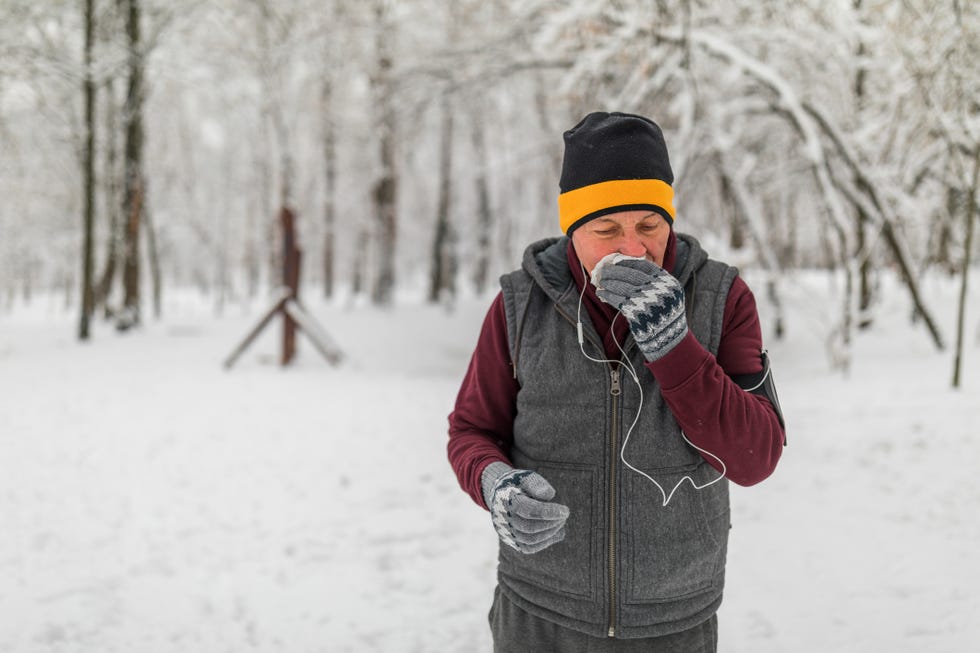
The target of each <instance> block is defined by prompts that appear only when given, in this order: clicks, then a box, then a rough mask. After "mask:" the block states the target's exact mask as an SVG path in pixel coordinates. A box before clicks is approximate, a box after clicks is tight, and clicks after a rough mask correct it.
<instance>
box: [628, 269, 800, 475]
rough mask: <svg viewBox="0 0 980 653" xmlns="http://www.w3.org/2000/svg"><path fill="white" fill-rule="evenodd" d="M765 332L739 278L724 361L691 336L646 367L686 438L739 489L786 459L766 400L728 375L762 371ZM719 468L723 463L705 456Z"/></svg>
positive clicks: (721, 351) (728, 312)
mask: <svg viewBox="0 0 980 653" xmlns="http://www.w3.org/2000/svg"><path fill="white" fill-rule="evenodd" d="M761 352H762V330H761V327H760V324H759V314H758V311H757V310H756V304H755V297H754V296H753V295H752V291H751V290H749V287H748V286H747V285H746V284H745V282H744V281H743V280H742V279H741V278H740V277H736V278H735V282H734V283H733V284H732V288H731V290H730V291H729V293H728V299H727V301H726V304H725V314H724V324H723V326H722V335H721V344H720V345H719V348H718V356H717V357H715V356H712V355H711V354H710V353H709V352H708V351H707V350H705V349H704V347H702V346H701V344H700V343H699V342H698V341H697V339H696V338H695V337H694V335H693V334H691V333H688V335H687V336H686V337H685V338H684V340H682V341H681V343H680V344H678V345H677V347H675V348H674V349H673V350H672V351H671V352H670V353H669V354H667V355H666V356H664V357H663V358H661V359H660V360H658V361H655V362H653V363H647V368H648V369H649V370H650V371H651V372H652V373H653V375H654V377H655V378H656V379H657V380H658V381H659V382H660V386H661V391H662V394H663V397H664V400H665V401H666V402H667V405H668V406H670V409H671V412H672V413H673V414H674V418H675V419H676V420H677V422H678V424H680V426H681V428H682V429H683V430H684V433H685V434H686V435H687V437H688V438H690V440H691V441H692V442H693V443H695V444H696V445H698V446H699V447H701V448H703V449H705V450H707V451H710V452H711V453H713V454H715V455H716V456H718V457H719V458H721V460H723V461H724V462H725V465H726V467H727V476H728V478H729V479H730V480H731V481H733V482H735V483H737V484H739V485H754V484H756V483H759V482H760V481H763V480H764V479H766V478H767V477H768V476H769V475H770V474H771V473H772V472H773V470H774V469H775V467H776V463H777V462H778V461H779V457H780V455H781V454H782V449H783V442H784V438H785V431H784V429H783V427H782V426H781V425H780V422H779V418H778V416H777V414H776V411H775V409H774V408H773V406H772V405H771V404H770V403H769V401H768V400H767V399H766V398H765V397H761V396H759V395H755V394H750V393H748V392H746V391H744V390H742V388H740V387H739V386H738V385H737V384H736V383H735V382H734V381H732V379H731V378H730V377H732V376H736V375H741V374H753V373H758V372H761V371H762V358H761ZM705 460H707V461H708V462H709V463H710V464H711V465H712V466H714V467H715V468H717V469H719V470H720V466H719V465H718V463H717V461H716V460H714V459H713V458H711V457H710V456H705Z"/></svg>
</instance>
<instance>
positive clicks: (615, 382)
mask: <svg viewBox="0 0 980 653" xmlns="http://www.w3.org/2000/svg"><path fill="white" fill-rule="evenodd" d="M609 375H610V379H611V381H612V385H611V387H610V389H609V394H611V395H612V420H611V424H612V429H611V432H610V434H609V447H610V451H609V453H610V459H609V500H608V504H609V532H608V539H609V631H608V635H609V637H615V636H616V507H617V506H616V448H617V445H618V444H619V442H618V440H619V419H618V415H619V396H620V395H621V394H622V388H621V387H620V384H619V366H618V365H617V366H613V365H610V366H609Z"/></svg>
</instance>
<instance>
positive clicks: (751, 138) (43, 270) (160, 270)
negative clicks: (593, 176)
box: [0, 0, 980, 367]
mask: <svg viewBox="0 0 980 653" xmlns="http://www.w3.org/2000/svg"><path fill="white" fill-rule="evenodd" d="M978 15H980V11H978V8H977V6H976V4H975V3H969V2H961V1H958V0H948V1H945V2H941V1H922V0H919V1H916V0H892V1H886V2H885V1H874V0H840V1H835V2H817V1H803V2H793V3H788V4H787V3H782V2H774V1H768V0H764V1H762V2H758V1H752V2H748V1H745V2H741V1H738V2H725V3H720V2H697V1H691V0H684V1H671V0H656V1H647V2H635V1H629V0H623V1H618V2H597V1H588V0H582V1H579V2H572V3H556V2H541V1H537V2H535V1H531V2H527V1H522V2H510V1H507V0H491V1H482V2H472V1H469V0H462V1H460V2H452V3H443V2H428V1H426V0H416V1H414V2H393V1H391V0H372V1H370V2H356V3H355V2H338V1H335V0H332V1H316V2H310V1H303V0H292V1H288V2H271V1H261V0H256V1H253V2H223V1H219V0H212V1H207V2H197V1H194V2H188V1H186V0H177V1H175V2H157V1H153V0H84V1H80V2H55V1H47V2H40V3H38V2H27V1H25V0H4V2H3V3H2V4H0V172H2V175H0V198H2V200H0V307H5V308H6V309H7V310H9V309H10V308H11V307H12V306H13V305H14V303H15V302H16V301H17V298H18V297H20V298H22V300H24V301H29V300H30V298H31V297H32V296H33V295H34V294H35V293H37V292H38V291H42V290H45V291H51V290H57V291H58V292H60V293H61V294H63V297H64V302H65V304H66V305H70V306H74V307H75V310H77V312H78V314H79V326H78V333H79V335H80V337H82V338H85V337H87V334H88V333H89V330H90V326H89V323H90V321H91V320H92V319H93V316H95V315H97V314H98V315H102V316H105V317H106V318H107V319H110V320H112V321H113V322H114V323H115V324H116V325H117V326H118V327H119V328H120V329H125V328H127V327H128V326H130V325H132V324H136V323H139V322H140V321H141V320H144V319H145V316H146V314H147V313H148V312H149V311H150V310H152V312H153V314H156V315H159V314H160V312H161V311H162V310H163V309H162V297H163V295H164V293H166V292H167V289H168V288H188V287H194V288H197V289H199V290H200V292H202V293H205V294H206V295H207V296H208V297H210V298H211V300H212V302H213V306H214V308H215V310H216V311H218V312H219V313H220V312H221V311H222V310H224V307H225V306H226V305H227V304H228V303H229V302H236V301H247V300H250V299H253V298H255V297H256V296H263V295H265V294H268V292H269V291H270V289H275V288H276V287H277V286H279V285H280V284H281V283H282V279H281V272H280V270H281V267H282V261H281V251H282V248H281V242H280V241H281V237H280V234H279V231H278V221H277V220H276V215H277V213H278V211H279V210H280V208H281V207H283V206H288V207H290V208H291V209H292V210H293V211H295V212H296V214H297V216H298V228H299V242H300V244H301V245H302V247H303V249H304V272H303V278H304V282H305V285H306V286H307V287H308V288H310V289H315V290H313V292H316V293H317V294H319V295H322V296H325V297H327V298H331V297H342V298H347V299H348V300H350V299H351V298H353V299H355V300H356V299H358V298H362V299H363V301H370V302H373V303H376V304H382V305H385V304H390V303H391V302H392V301H393V298H394V297H395V296H396V293H398V292H406V293H411V294H414V295H415V296H419V297H425V298H427V299H429V300H430V301H438V302H445V303H447V304H451V303H452V301H453V299H454V298H455V297H458V296H459V295H460V294H472V293H476V294H480V293H484V292H487V291H488V290H492V289H493V287H494V285H495V284H494V281H493V280H494V279H495V277H496V275H497V274H499V273H500V272H502V271H506V270H508V269H511V268H512V267H513V265H514V263H515V261H517V260H519V255H520V252H521V251H522V249H523V247H524V246H525V244H526V243H527V242H528V241H530V240H532V239H534V238H537V237H540V236H546V235H552V234H554V233H555V232H556V227H555V217H554V215H555V196H556V194H557V182H556V180H557V174H558V170H559V167H560V160H561V152H562V141H561V132H562V131H563V130H564V129H567V128H568V127H570V126H571V125H573V124H575V123H576V122H577V121H578V119H579V118H580V117H581V116H582V115H584V114H585V113H587V112H588V111H591V110H597V109H604V110H623V111H632V112H638V113H642V114H645V115H649V116H651V117H653V118H654V119H655V120H657V121H658V122H659V123H660V124H661V125H662V126H663V128H664V130H665V132H666V135H667V139H668V144H669V147H670V150H671V156H672V164H673V168H674V170H675V177H676V182H675V187H676V189H677V195H678V197H677V205H678V211H679V220H678V227H679V228H680V229H682V230H685V231H689V232H691V233H694V234H696V235H698V236H699V237H701V238H702V239H704V240H706V241H707V242H708V244H709V245H711V247H710V248H709V251H712V252H713V253H714V254H715V255H716V256H720V257H722V258H725V257H728V258H729V259H732V260H733V261H734V262H735V263H737V264H739V265H740V266H742V267H743V268H752V269H759V270H761V271H763V272H764V274H765V279H766V282H765V287H764V289H760V290H759V291H757V292H760V293H764V294H765V296H766V297H767V301H769V302H771V303H772V304H773V305H774V306H775V307H776V311H775V319H774V326H773V329H774V330H775V331H776V332H777V333H778V332H779V331H780V329H781V328H782V320H781V309H780V306H781V291H780V283H781V281H782V279H783V275H784V272H786V271H788V270H798V269H802V268H820V269H826V270H834V271H836V272H837V275H836V276H835V278H836V279H839V284H840V285H839V288H840V292H839V293H837V297H839V299H838V300H835V301H834V304H835V305H834V306H832V307H828V313H829V314H830V315H831V317H830V318H828V320H827V324H826V325H824V328H825V331H826V343H827V351H828V354H829V355H830V357H831V360H832V361H833V362H834V364H835V365H838V366H841V367H847V366H848V364H849V360H850V355H849V343H850V342H851V341H852V334H853V333H854V330H855V329H858V328H865V327H867V326H869V325H870V324H871V323H872V321H873V318H874V307H875V303H876V293H878V292H879V289H880V287H881V283H880V274H881V272H882V271H884V270H894V271H895V272H896V274H897V275H898V276H899V277H900V278H901V279H902V280H903V282H904V287H905V291H904V292H907V293H909V295H910V298H911V300H912V304H913V307H914V311H913V312H914V313H915V314H916V317H917V318H922V324H923V328H925V329H926V330H927V331H928V333H929V337H930V338H931V339H932V340H933V341H934V343H935V345H936V346H937V347H938V348H942V347H948V346H949V344H950V342H951V340H952V338H953V335H952V333H950V332H951V330H952V329H951V328H950V327H949V326H946V327H945V328H943V326H944V325H939V324H937V323H936V321H935V319H934V317H933V314H932V310H931V309H930V307H929V306H928V301H927V300H926V299H925V298H923V297H922V296H921V292H919V289H918V280H919V279H920V278H921V276H922V275H923V274H925V273H927V272H928V271H936V270H941V271H944V272H946V273H949V274H954V275H963V271H964V270H965V269H968V267H969V260H970V259H969V254H970V253H971V252H970V250H972V249H973V247H974V246H973V245H972V229H971V228H970V227H972V225H973V224H974V223H975V222H976V214H977V209H976V197H977V170H978V168H980V145H978V143H980V90H978V88H980V71H978V68H980V63H978V59H980V58H978V57H977V56H976V45H977V43H978V37H980V18H978ZM963 279H964V284H965V280H966V276H965V275H963ZM307 292H309V290H308V291H307ZM965 300H966V294H965V285H964V294H963V295H962V296H961V301H964V302H965ZM961 321H962V318H961ZM957 328H958V333H957V334H956V342H957V343H960V342H961V341H962V339H963V336H962V331H963V327H962V325H957ZM957 346H960V345H959V344H958V345H957Z"/></svg>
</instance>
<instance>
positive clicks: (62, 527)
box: [0, 278, 980, 653]
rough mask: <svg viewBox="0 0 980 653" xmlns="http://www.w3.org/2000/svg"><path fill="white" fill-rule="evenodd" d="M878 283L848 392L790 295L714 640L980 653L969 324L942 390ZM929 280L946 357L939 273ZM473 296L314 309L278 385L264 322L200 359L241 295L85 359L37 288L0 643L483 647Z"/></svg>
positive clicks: (0, 477)
mask: <svg viewBox="0 0 980 653" xmlns="http://www.w3.org/2000/svg"><path fill="white" fill-rule="evenodd" d="M886 281H887V280H886ZM978 281H980V280H978ZM750 283H751V278H750ZM973 288H974V290H973V296H974V302H973V303H974V307H976V306H977V304H978V303H980V298H978V295H977V291H976V289H977V283H976V282H975V283H974V285H973ZM884 290H885V293H886V295H887V298H888V299H887V302H886V303H885V305H883V306H881V307H880V309H879V311H878V319H877V322H876V326H875V329H874V330H873V331H872V332H870V333H866V334H861V335H860V336H858V340H857V342H856V345H855V348H854V353H855V362H854V368H853V370H852V372H851V373H850V375H849V376H847V377H844V376H842V375H841V374H840V373H839V372H833V371H831V370H830V369H829V365H828V362H827V357H826V354H825V350H824V344H823V342H824V338H825V333H826V329H827V324H828V322H829V321H828V319H827V318H826V317H824V312H825V311H826V310H827V309H825V308H822V307H823V306H825V305H828V304H826V302H828V301H829V300H826V297H827V295H828V291H829V283H828V282H827V281H826V280H822V279H813V278H803V279H790V280H788V282H787V283H786V289H785V292H786V293H787V295H786V298H785V301H786V304H787V312H788V319H787V326H788V330H789V331H788V337H787V339H786V340H784V341H782V342H772V341H770V342H768V343H767V344H768V345H769V348H770V352H771V355H772V358H773V360H774V364H775V373H776V379H777V382H778V386H779V390H780V395H781V399H782V403H783V406H784V410H785V413H786V416H787V421H788V424H789V447H788V448H787V449H786V451H785V455H784V457H783V461H782V463H781V465H780V467H779V469H777V471H776V473H775V475H774V476H773V477H772V478H771V479H769V480H768V481H766V482H765V483H763V484H762V485H759V486H756V487H753V488H747V489H746V488H736V487H734V486H733V488H732V501H733V523H734V529H733V531H732V536H731V548H730V553H729V566H728V569H729V571H728V589H727V591H726V597H725V603H724V605H723V607H722V610H721V613H720V633H721V646H720V650H721V651H722V652H723V653H786V652H787V651H791V652H793V653H809V652H813V653H817V652H819V653H824V652H827V651H833V652H835V653H878V652H904V651H908V652H916V653H918V652H929V653H943V652H950V653H951V652H953V651H966V650H980V649H978V648H976V647H977V646H978V645H980V598H978V597H980V590H978V588H977V581H978V580H980V551H978V550H980V519H978V518H977V515H978V513H980V479H978V478H977V474H978V472H980V426H978V425H980V401H978V399H980V348H978V344H977V339H976V336H977V322H978V317H980V316H978V311H977V310H974V311H973V313H972V314H971V316H970V319H969V321H968V325H969V327H968V329H969V331H968V333H969V338H968V347H967V352H968V357H967V362H966V366H965V387H964V388H963V389H961V390H960V391H959V392H953V391H951V390H950V389H949V379H950V373H951V354H950V353H949V352H946V353H941V354H940V353H937V352H936V351H935V350H934V349H933V347H932V345H931V343H930V342H929V340H928V338H927V336H926V334H925V331H924V330H923V329H922V328H920V327H913V326H910V324H909V321H908V319H907V315H908V304H907V301H906V300H905V296H904V294H903V291H902V289H901V288H900V287H898V286H897V285H896V284H894V283H893V282H892V283H885V288H884ZM924 291H925V294H926V296H927V297H928V301H929V302H930V306H932V307H933V310H934V311H935V312H936V315H937V318H938V320H939V321H941V323H942V327H943V330H944V334H945V336H946V339H947V341H949V342H952V340H953V335H954V331H953V327H952V325H953V316H954V298H955V287H954V285H953V284H952V283H951V282H949V281H948V280H939V279H937V280H933V281H930V282H929V283H927V284H926V286H925V288H924ZM310 296H311V297H312V292H311V294H310ZM488 301H489V300H488V298H484V299H482V300H468V301H465V302H463V303H461V304H460V305H459V306H457V308H456V310H455V311H454V312H451V313H449V312H447V311H446V310H444V309H440V308H434V307H429V306H422V305H420V304H418V303H416V302H412V301H407V300H406V301H404V302H403V303H401V304H400V305H399V306H398V307H397V308H394V309H391V310H377V309H373V308H366V307H350V306H346V305H343V304H342V303H341V304H338V305H329V306H328V305H324V304H321V303H319V302H315V301H312V300H311V301H309V302H308V303H309V304H310V308H311V309H312V310H313V312H314V313H315V314H316V316H317V317H318V318H319V320H320V321H321V322H322V323H323V324H324V325H325V326H326V328H327V329H328V330H329V331H330V332H331V333H332V335H333V336H334V337H335V339H336V340H337V341H338V342H339V343H340V344H341V346H342V347H343V349H344V350H345V352H346V353H347V356H348V358H347V361H346V362H345V363H344V364H343V365H342V366H341V367H339V368H331V367H330V366H328V365H327V364H326V362H325V361H323V360H322V359H321V358H320V357H319V355H318V354H317V353H316V352H315V350H313V348H312V347H311V346H310V345H309V344H308V343H306V342H304V341H303V340H302V339H301V340H300V358H299V360H298V363H297V364H296V365H295V367H293V368H292V369H289V370H287V371H283V370H281V369H280V368H278V367H277V366H276V365H275V363H274V359H275V355H276V347H277V342H276V336H277V335H278V326H277V327H276V328H275V329H271V330H270V331H269V332H268V333H267V334H266V336H264V337H263V338H262V339H260V340H259V341H257V342H256V343H255V344H254V345H253V346H252V348H251V349H250V350H249V351H248V352H247V353H246V354H245V356H244V357H243V358H242V359H241V360H240V361H239V363H238V365H237V366H236V367H235V368H234V369H233V370H232V371H230V372H228V371H225V370H223V369H222V367H221V362H222V360H223V359H224V357H225V356H226V355H227V354H228V353H230V351H231V350H232V348H233V347H234V345H235V344H236V343H237V342H238V341H239V340H240V339H241V338H242V337H243V336H244V334H245V333H246V332H247V331H248V329H249V328H250V327H251V326H252V324H253V323H254V322H255V321H256V320H257V318H258V316H259V315H260V313H261V310H262V309H263V308H264V307H263V306H260V305H256V306H254V307H252V308H251V309H250V310H239V309H236V310H234V311H227V312H226V314H225V316H224V317H222V318H220V319H219V318H216V317H215V316H214V315H213V313H212V311H211V310H210V307H208V306H206V305H202V304H200V302H199V300H196V299H193V298H192V297H188V296H183V297H181V296H175V295H172V296H171V297H170V298H169V300H168V307H167V313H166V318H165V319H164V320H163V321H162V322H160V323H153V322H151V323H150V324H148V325H147V326H146V327H145V328H144V329H143V330H142V331H141V332H139V333H131V334H128V335H125V336H118V335H117V334H115V333H113V332H111V331H110V330H109V329H108V328H107V327H104V326H100V328H99V329H98V330H97V332H96V333H95V338H94V341H93V342H91V343H89V344H86V345H79V344H77V343H76V342H75V340H74V339H73V335H72V334H73V332H74V330H75V321H76V318H75V315H74V311H71V312H70V313H65V312H64V311H63V308H62V306H61V304H60V302H58V301H56V300H54V299H52V300H50V301H48V300H38V301H35V303H34V304H33V305H32V306H30V307H26V308H25V307H15V309H14V310H13V311H12V312H9V313H0V397H2V399H0V523H2V527H3V534H4V535H3V537H0V651H2V652H4V653H31V652H38V653H56V652H57V653H62V652H64V653H68V652H74V651H84V652H86V653H88V652H91V653H113V652H120V653H122V652H126V653H133V652H136V653H157V652H161V653H162V652H174V653H177V652H181V653H182V652H191V651H193V652H195V653H198V652H200V653H219V652H229V653H231V652H243V651H262V652H266V651H268V652H274V651H283V652H289V653H305V652H311V653H312V652H335V651H352V652H367V651H382V652H401V651H405V652H420V653H429V652H441V651H460V652H467V653H469V652H474V653H480V652H487V651H489V641H488V635H487V626H486V614H487V610H488V609H489V607H490V598H491V592H492V588H493V585H494V566H495V550H496V541H495V535H494V532H493V529H492V528H491V527H490V524H489V521H488V518H487V516H486V513H484V512H483V511H482V510H480V509H478V508H477V507H476V506H475V505H473V504H472V502H471V501H470V499H469V498H468V497H467V496H466V495H464V494H463V493H462V492H461V491H460V490H459V489H458V486H457V484H456V480H455V478H454V477H453V476H452V474H451V471H450V468H449V465H448V463H447V462H446V455H445V440H446V434H445V431H446V415H447V414H448V413H449V411H450V410H451V409H452V404H453V401H454V398H455V393H456V389H457V387H458V383H459V380H460V378H461V376H462V374H463V371H464V369H465V366H466V364H467V361H468V358H469V354H470V351H471V348H472V346H473V344H474V342H475V340H476V336H477V332H478V329H479V325H480V323H481V321H482V318H483V313H484V310H485V307H486V305H487V304H488ZM833 305H834V306H836V305H837V302H836V300H834V303H833ZM763 317H764V319H765V318H766V311H765V309H764V310H763Z"/></svg>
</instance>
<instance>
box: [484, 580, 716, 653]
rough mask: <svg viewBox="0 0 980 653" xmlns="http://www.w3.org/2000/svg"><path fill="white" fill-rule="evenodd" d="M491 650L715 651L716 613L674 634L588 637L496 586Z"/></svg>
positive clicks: (589, 652)
mask: <svg viewBox="0 0 980 653" xmlns="http://www.w3.org/2000/svg"><path fill="white" fill-rule="evenodd" d="M490 632H491V633H492V634H493V651H494V653H641V652H642V653H716V651H717V650H718V616H717V615H712V616H711V618H710V619H708V620H707V621H705V622H704V623H702V624H700V625H698V626H695V627H694V628H691V629H690V630H685V631H683V632H680V633H675V634H673V635H665V636H663V637H649V638H644V639H613V638H609V637H591V636H589V635H586V634H584V633H580V632H578V631H575V630H571V629H568V628H565V627H563V626H559V625H557V624H554V623H552V622H550V621H548V620H546V619H541V618H540V617H536V616H534V615H532V614H528V613H527V612H525V611H524V610H521V609H520V608H519V607H517V606H516V605H514V604H513V603H512V602H511V601H510V600H509V599H508V598H507V597H506V596H505V595H504V594H503V592H501V591H500V588H499V587H498V588H497V590H496V592H494V596H493V607H491V608H490Z"/></svg>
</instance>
